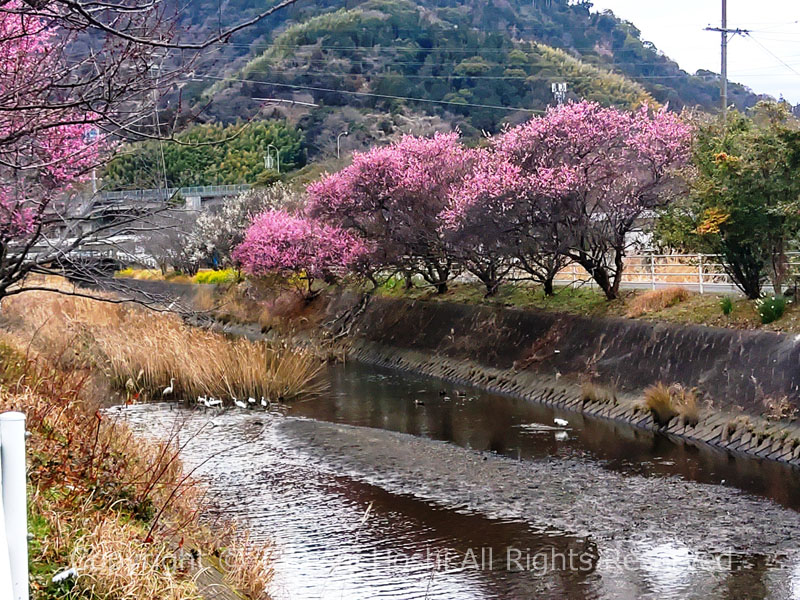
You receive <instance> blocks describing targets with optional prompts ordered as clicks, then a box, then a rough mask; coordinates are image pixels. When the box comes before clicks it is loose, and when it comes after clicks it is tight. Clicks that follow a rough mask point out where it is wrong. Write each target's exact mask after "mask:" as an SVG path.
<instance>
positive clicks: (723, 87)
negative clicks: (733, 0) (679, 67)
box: [706, 0, 750, 120]
mask: <svg viewBox="0 0 800 600" xmlns="http://www.w3.org/2000/svg"><path fill="white" fill-rule="evenodd" d="M706 31H718V32H719V33H720V37H721V38H722V68H721V69H720V96H721V97H722V119H723V120H725V119H726V118H727V116H728V34H730V33H732V34H733V35H745V34H748V33H750V32H749V31H748V30H747V29H728V0H722V25H721V27H706Z"/></svg>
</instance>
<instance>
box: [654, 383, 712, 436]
mask: <svg viewBox="0 0 800 600" xmlns="http://www.w3.org/2000/svg"><path fill="white" fill-rule="evenodd" d="M644 403H645V406H646V407H647V409H649V410H650V414H651V415H652V416H653V422H654V423H655V424H656V425H658V426H659V427H666V426H667V425H669V423H670V421H671V420H672V419H674V418H675V417H677V416H681V417H683V420H684V423H685V424H686V425H689V426H692V427H694V426H695V425H697V423H698V422H699V421H700V409H699V407H698V405H697V394H696V393H695V391H694V390H692V389H687V388H685V387H684V386H682V385H681V384H679V383H673V384H672V385H670V386H666V385H664V384H663V383H660V382H659V383H657V384H655V385H651V386H650V387H649V388H647V389H646V390H645V391H644Z"/></svg>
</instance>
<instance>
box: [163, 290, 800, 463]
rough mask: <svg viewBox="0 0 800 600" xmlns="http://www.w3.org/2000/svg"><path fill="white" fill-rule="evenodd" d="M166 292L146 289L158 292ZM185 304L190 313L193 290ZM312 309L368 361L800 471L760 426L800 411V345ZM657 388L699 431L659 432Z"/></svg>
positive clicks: (704, 331) (348, 306)
mask: <svg viewBox="0 0 800 600" xmlns="http://www.w3.org/2000/svg"><path fill="white" fill-rule="evenodd" d="M156 283H157V282H147V284H148V288H149V291H154V290H155V289H157V285H154V284H156ZM174 287H175V285H174V284H173V285H172V286H171V288H174ZM189 287H190V286H189ZM163 291H164V292H174V290H173V289H169V290H167V289H166V288H164V289H163ZM180 296H181V298H182V299H183V300H184V301H188V302H189V303H190V300H191V297H192V293H191V290H189V289H186V290H182V291H181V293H180ZM311 309H312V310H313V311H316V312H317V313H318V316H320V315H321V316H323V319H322V321H323V323H324V324H325V326H327V327H329V328H330V329H331V330H332V331H333V332H334V333H336V332H338V331H342V330H346V331H347V332H348V335H347V337H346V340H347V341H346V343H347V346H348V351H349V354H350V355H351V356H352V357H353V358H355V359H357V360H360V361H363V362H366V363H371V364H377V365H382V366H386V367H391V368H398V369H407V370H412V371H415V372H419V373H424V374H427V375H431V376H436V377H442V378H446V379H450V380H453V381H459V382H464V383H470V384H473V385H478V386H481V387H484V388H486V389H488V390H491V391H495V392H501V393H508V394H513V395H516V396H521V397H524V398H528V399H530V400H532V401H536V402H542V403H544V404H548V405H554V406H559V407H562V408H565V409H568V410H574V411H578V412H583V413H586V414H590V415H594V416H597V417H600V418H604V419H611V420H615V421H618V422H626V423H629V424H630V425H631V426H633V427H636V428H641V429H648V430H657V429H658V430H660V431H662V432H663V433H665V434H666V435H670V436H677V437H680V438H683V439H686V440H690V441H695V442H699V443H705V444H709V445H712V446H716V447H719V448H721V449H724V450H726V451H729V452H735V453H744V454H749V455H755V456H758V457H763V458H768V459H772V460H779V461H784V462H791V463H794V464H798V465H800V428H799V427H797V426H796V425H795V424H794V423H790V422H787V421H785V420H784V421H768V420H767V419H766V418H764V417H763V416H762V415H763V413H764V411H765V404H766V403H767V402H768V401H772V402H780V401H785V402H788V403H790V404H791V405H794V406H796V404H797V398H798V388H799V387H800V336H793V335H792V336H789V335H782V334H776V333H772V332H762V331H743V330H735V329H721V328H710V327H701V326H682V325H675V324H665V323H653V322H648V321H644V320H634V319H590V318H582V317H577V316H574V315H567V314H556V313H545V312H537V311H530V310H517V309H511V308H505V307H493V306H475V305H464V304H452V303H447V302H438V301H436V302H433V301H431V302H425V301H416V302H412V301H406V300H400V299H390V298H370V299H369V301H367V302H364V298H363V297H362V296H360V295H358V294H355V293H350V292H341V293H338V294H333V295H328V296H325V297H320V298H318V299H317V300H316V301H315V303H314V305H313V306H312V307H311ZM586 380H591V381H593V382H596V383H599V384H602V385H606V386H610V387H613V388H615V389H616V390H618V393H617V394H616V398H614V399H613V400H604V401H592V400H587V399H586V398H584V397H583V395H582V394H581V389H580V386H581V382H583V381H586ZM657 382H662V383H665V384H668V385H669V384H673V383H680V384H682V385H684V386H686V387H690V388H691V387H696V388H697V389H698V390H699V392H700V393H701V396H702V398H703V399H704V406H703V407H702V409H701V412H700V417H701V418H700V422H699V423H697V424H696V425H690V424H687V423H685V421H684V419H682V418H678V417H676V418H673V419H672V420H671V421H670V423H669V425H668V426H667V427H661V428H660V427H658V426H657V425H656V424H655V423H654V422H653V418H652V416H651V415H650V413H649V412H648V411H646V410H643V408H642V404H641V401H640V397H641V392H642V390H643V389H644V388H645V387H647V386H649V385H652V384H654V383H657Z"/></svg>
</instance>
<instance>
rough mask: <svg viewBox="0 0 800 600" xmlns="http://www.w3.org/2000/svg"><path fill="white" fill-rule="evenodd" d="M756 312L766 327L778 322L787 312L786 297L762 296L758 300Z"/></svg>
mask: <svg viewBox="0 0 800 600" xmlns="http://www.w3.org/2000/svg"><path fill="white" fill-rule="evenodd" d="M756 310H757V311H758V316H759V317H761V322H762V323H763V324H764V325H766V324H768V323H772V322H773V321H777V320H778V319H780V318H781V317H782V316H783V312H784V311H785V310H786V297H785V296H762V297H761V298H759V299H758V300H756Z"/></svg>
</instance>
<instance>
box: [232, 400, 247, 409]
mask: <svg viewBox="0 0 800 600" xmlns="http://www.w3.org/2000/svg"><path fill="white" fill-rule="evenodd" d="M233 403H234V404H235V405H236V406H238V407H239V408H247V403H246V402H242V401H241V400H237V399H235V398H234V400H233Z"/></svg>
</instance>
